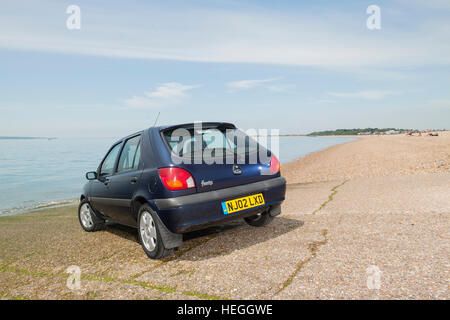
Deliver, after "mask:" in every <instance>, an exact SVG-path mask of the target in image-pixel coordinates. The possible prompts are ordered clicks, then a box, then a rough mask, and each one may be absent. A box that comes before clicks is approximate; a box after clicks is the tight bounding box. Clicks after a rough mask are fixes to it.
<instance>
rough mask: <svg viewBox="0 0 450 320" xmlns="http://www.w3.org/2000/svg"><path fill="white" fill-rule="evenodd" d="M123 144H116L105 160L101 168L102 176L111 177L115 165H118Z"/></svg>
mask: <svg viewBox="0 0 450 320" xmlns="http://www.w3.org/2000/svg"><path fill="white" fill-rule="evenodd" d="M121 145H122V143H119V144H116V145H115V146H114V147H113V148H112V149H111V151H110V152H109V153H108V155H107V156H106V158H105V160H103V163H102V167H101V168H100V176H109V175H111V174H113V172H114V165H115V164H116V159H117V155H118V154H119V151H120V147H121Z"/></svg>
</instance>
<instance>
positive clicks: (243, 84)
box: [227, 78, 279, 91]
mask: <svg viewBox="0 0 450 320" xmlns="http://www.w3.org/2000/svg"><path fill="white" fill-rule="evenodd" d="M278 79H279V78H270V79H262V80H239V81H232V82H228V83H227V86H228V87H229V88H230V89H232V90H233V91H234V90H248V89H253V88H257V87H265V88H268V89H269V88H272V89H273V88H277V86H269V85H267V83H270V82H273V81H276V80H278Z"/></svg>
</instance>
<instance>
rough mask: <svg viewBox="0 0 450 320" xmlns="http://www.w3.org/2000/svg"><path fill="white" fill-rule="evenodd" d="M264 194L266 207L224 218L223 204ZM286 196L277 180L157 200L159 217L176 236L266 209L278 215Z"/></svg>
mask: <svg viewBox="0 0 450 320" xmlns="http://www.w3.org/2000/svg"><path fill="white" fill-rule="evenodd" d="M254 193H263V196H264V199H265V204H264V205H263V206H259V207H255V208H250V209H247V210H243V211H239V212H236V213H233V214H227V215H225V214H224V213H223V211H222V205H221V203H222V202H223V201H227V200H231V199H235V198H238V197H243V196H247V195H251V194H254ZM285 193H286V180H285V179H284V178H283V177H277V178H273V179H268V180H264V181H260V182H255V183H250V184H247V185H242V186H236V187H231V188H226V189H221V190H215V191H209V192H202V193H196V194H193V195H188V196H181V197H176V198H168V199H156V200H154V201H155V204H156V206H157V208H158V214H159V217H160V218H161V220H162V222H163V223H164V224H165V225H166V227H167V228H168V229H169V230H170V231H172V232H175V233H183V232H188V231H193V230H198V229H202V228H204V227H206V226H209V225H213V224H221V223H224V222H226V221H229V220H233V219H236V218H245V217H248V216H251V215H254V214H257V213H259V212H262V211H265V210H271V212H272V213H273V215H276V214H279V205H280V204H281V202H282V201H283V200H284V197H285Z"/></svg>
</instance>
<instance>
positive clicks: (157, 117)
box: [152, 111, 161, 128]
mask: <svg viewBox="0 0 450 320" xmlns="http://www.w3.org/2000/svg"><path fill="white" fill-rule="evenodd" d="M160 114H161V111H159V112H158V115H157V116H156V120H155V123H154V124H153V126H152V128H153V127H154V126H155V125H156V122H158V119H159V115H160Z"/></svg>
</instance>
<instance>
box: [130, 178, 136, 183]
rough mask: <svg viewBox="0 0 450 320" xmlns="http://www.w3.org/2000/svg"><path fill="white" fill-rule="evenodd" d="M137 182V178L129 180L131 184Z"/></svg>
mask: <svg viewBox="0 0 450 320" xmlns="http://www.w3.org/2000/svg"><path fill="white" fill-rule="evenodd" d="M137 181H138V178H137V177H133V178H131V180H130V182H131V183H136V182H137Z"/></svg>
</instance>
